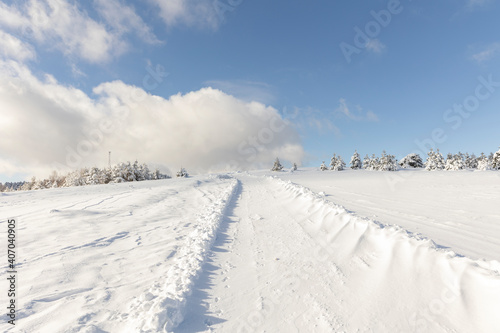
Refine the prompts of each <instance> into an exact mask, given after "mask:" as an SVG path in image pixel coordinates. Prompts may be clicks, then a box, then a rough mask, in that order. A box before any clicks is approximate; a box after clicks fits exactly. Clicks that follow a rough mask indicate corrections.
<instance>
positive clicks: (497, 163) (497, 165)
mask: <svg viewBox="0 0 500 333" xmlns="http://www.w3.org/2000/svg"><path fill="white" fill-rule="evenodd" d="M491 167H492V168H493V170H500V149H499V150H498V151H497V152H495V154H494V155H493V157H492V158H491Z"/></svg>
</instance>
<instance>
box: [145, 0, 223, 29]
mask: <svg viewBox="0 0 500 333" xmlns="http://www.w3.org/2000/svg"><path fill="white" fill-rule="evenodd" d="M150 1H152V2H153V3H155V4H156V5H157V6H158V7H159V8H160V16H161V18H162V19H163V21H164V22H165V24H166V25H167V26H168V27H172V26H175V25H181V24H183V25H186V26H199V27H209V28H212V29H215V28H217V26H218V25H219V23H220V16H221V15H223V13H219V11H220V9H219V11H218V9H217V8H218V7H216V6H215V4H216V3H217V1H213V0H150Z"/></svg>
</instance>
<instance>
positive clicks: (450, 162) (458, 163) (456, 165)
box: [444, 153, 465, 171]
mask: <svg viewBox="0 0 500 333" xmlns="http://www.w3.org/2000/svg"><path fill="white" fill-rule="evenodd" d="M444 169H445V170H453V171H456V170H463V169H465V163H464V160H463V155H462V154H461V153H458V154H455V155H451V154H448V158H447V159H446V164H445V167H444Z"/></svg>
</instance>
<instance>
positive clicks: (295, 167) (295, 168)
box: [292, 163, 297, 171]
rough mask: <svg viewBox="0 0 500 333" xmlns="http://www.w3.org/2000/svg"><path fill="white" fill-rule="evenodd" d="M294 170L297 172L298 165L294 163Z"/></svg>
mask: <svg viewBox="0 0 500 333" xmlns="http://www.w3.org/2000/svg"><path fill="white" fill-rule="evenodd" d="M292 170H293V171H297V163H293V166H292Z"/></svg>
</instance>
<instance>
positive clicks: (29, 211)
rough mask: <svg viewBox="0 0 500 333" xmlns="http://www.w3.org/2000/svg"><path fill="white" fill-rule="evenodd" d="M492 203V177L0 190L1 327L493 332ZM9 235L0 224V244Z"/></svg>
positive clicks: (360, 175)
mask: <svg viewBox="0 0 500 333" xmlns="http://www.w3.org/2000/svg"><path fill="white" fill-rule="evenodd" d="M394 177H396V178H394ZM498 202H500V175H499V173H496V172H422V171H400V172H397V173H384V172H367V171H363V170H360V171H343V172H330V171H328V172H319V171H316V170H306V171H298V172H294V173H285V172H283V173H270V172H254V173H240V174H232V175H224V176H197V177H193V178H188V179H169V180H161V181H147V182H139V183H125V184H114V185H98V186H87V187H77V188H62V189H53V190H43V191H30V192H19V193H7V194H3V195H2V196H0V216H4V217H17V218H18V219H19V229H18V232H19V235H18V241H19V249H20V251H21V252H20V254H19V261H20V265H19V267H18V270H19V281H18V289H19V297H18V303H19V308H18V319H19V321H18V322H17V325H16V327H15V328H14V327H12V326H11V325H9V324H7V323H6V322H5V320H4V321H2V322H1V324H0V330H2V331H6V332H161V331H173V332H500V320H499V319H498V311H499V309H500V265H499V262H498V261H499V260H500V257H499V253H500V251H499V250H500V232H499V231H500V208H499V205H498ZM340 205H342V206H343V207H345V208H343V207H342V206H340ZM6 230H7V228H6V222H5V220H2V222H1V223H0V231H1V235H0V237H2V244H3V243H4V240H5V239H6ZM457 253H458V254H457ZM4 258H5V257H4ZM4 262H5V263H6V259H5V260H4ZM6 269H7V267H6V265H5V264H4V265H2V276H1V279H2V280H3V281H5V272H6ZM5 288H6V284H5ZM1 299H2V300H3V301H2V304H5V302H6V298H5V295H4V296H2V298H1Z"/></svg>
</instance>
